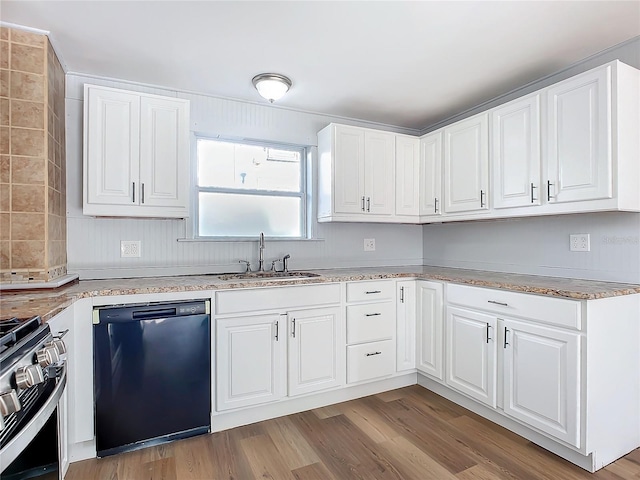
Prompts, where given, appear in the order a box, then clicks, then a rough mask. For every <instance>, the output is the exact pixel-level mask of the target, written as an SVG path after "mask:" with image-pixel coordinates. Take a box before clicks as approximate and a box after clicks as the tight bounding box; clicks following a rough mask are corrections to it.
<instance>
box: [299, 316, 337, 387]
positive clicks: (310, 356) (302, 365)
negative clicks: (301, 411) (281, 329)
mask: <svg viewBox="0 0 640 480" xmlns="http://www.w3.org/2000/svg"><path fill="white" fill-rule="evenodd" d="M288 320H289V321H288V323H289V326H290V334H289V396H294V395H300V394H302V393H310V392H315V391H318V390H324V389H326V388H331V387H337V386H339V385H341V384H342V383H343V379H342V378H343V375H342V374H341V371H340V368H341V367H342V365H341V363H342V362H339V359H340V355H339V351H338V349H339V345H338V338H339V333H338V329H339V327H340V322H339V320H340V309H339V308H338V307H335V308H321V309H315V310H301V311H296V312H289V314H288Z"/></svg>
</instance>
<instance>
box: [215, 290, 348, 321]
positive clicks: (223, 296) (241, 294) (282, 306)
mask: <svg viewBox="0 0 640 480" xmlns="http://www.w3.org/2000/svg"><path fill="white" fill-rule="evenodd" d="M335 303H340V284H339V283H327V284H324V285H299V286H286V287H285V286H282V287H273V288H239V289H237V290H226V291H224V292H216V300H215V312H216V314H217V315H227V314H230V313H241V312H255V311H259V312H264V311H268V310H279V311H280V313H284V312H286V311H287V310H290V309H293V308H304V307H308V306H311V305H313V306H316V305H317V306H322V305H331V304H335Z"/></svg>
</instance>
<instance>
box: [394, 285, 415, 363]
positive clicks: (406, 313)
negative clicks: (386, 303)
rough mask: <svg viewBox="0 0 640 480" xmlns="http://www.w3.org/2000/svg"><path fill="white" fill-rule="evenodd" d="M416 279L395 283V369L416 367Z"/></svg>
mask: <svg viewBox="0 0 640 480" xmlns="http://www.w3.org/2000/svg"><path fill="white" fill-rule="evenodd" d="M416 283H417V282H416V281H415V280H403V281H401V282H398V283H397V284H396V289H397V296H396V298H397V302H396V371H398V372H401V371H404V370H413V369H414V368H416V316H417V315H416V314H417V311H416Z"/></svg>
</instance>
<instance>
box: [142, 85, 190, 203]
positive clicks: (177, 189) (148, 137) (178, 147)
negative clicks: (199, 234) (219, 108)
mask: <svg viewBox="0 0 640 480" xmlns="http://www.w3.org/2000/svg"><path fill="white" fill-rule="evenodd" d="M140 109H141V112H140V116H141V122H140V204H141V205H147V206H160V207H186V206H187V205H188V200H187V197H188V187H189V137H188V133H189V102H188V101H185V100H179V99H171V98H159V97H142V99H141V102H140Z"/></svg>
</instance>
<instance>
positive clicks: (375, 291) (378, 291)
mask: <svg viewBox="0 0 640 480" xmlns="http://www.w3.org/2000/svg"><path fill="white" fill-rule="evenodd" d="M364 293H365V294H366V295H371V294H372V293H382V291H380V290H371V291H370V292H364Z"/></svg>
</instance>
